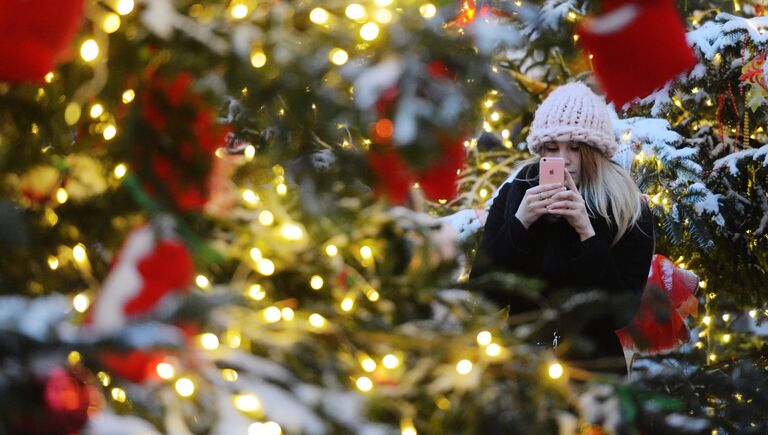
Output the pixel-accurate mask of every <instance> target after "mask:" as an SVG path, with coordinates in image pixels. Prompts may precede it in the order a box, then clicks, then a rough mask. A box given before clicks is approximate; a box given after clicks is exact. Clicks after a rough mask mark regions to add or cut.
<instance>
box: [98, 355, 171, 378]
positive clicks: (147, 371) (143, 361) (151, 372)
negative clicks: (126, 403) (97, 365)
mask: <svg viewBox="0 0 768 435" xmlns="http://www.w3.org/2000/svg"><path fill="white" fill-rule="evenodd" d="M167 356H168V353H167V352H161V351H157V350H151V351H144V350H139V349H134V350H131V351H128V352H102V353H101V354H100V356H99V359H100V360H101V363H102V365H103V366H104V368H106V369H107V370H108V371H109V372H110V373H114V374H116V375H118V376H120V377H122V378H124V379H127V380H129V381H131V382H135V383H141V382H144V381H145V380H147V379H150V378H157V377H158V375H157V370H156V368H157V365H158V364H159V363H161V362H163V360H164V359H165V358H166V357H167Z"/></svg>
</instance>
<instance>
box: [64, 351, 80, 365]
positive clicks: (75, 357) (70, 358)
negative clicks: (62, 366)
mask: <svg viewBox="0 0 768 435" xmlns="http://www.w3.org/2000/svg"><path fill="white" fill-rule="evenodd" d="M82 359H83V357H82V356H81V355H80V352H78V351H76V350H73V351H72V352H70V353H69V354H68V355H67V362H68V363H69V365H71V366H73V365H76V364H79V363H80V361H81V360H82Z"/></svg>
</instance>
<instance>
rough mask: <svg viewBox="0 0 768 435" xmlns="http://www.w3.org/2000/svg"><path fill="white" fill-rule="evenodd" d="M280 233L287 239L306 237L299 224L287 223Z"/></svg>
mask: <svg viewBox="0 0 768 435" xmlns="http://www.w3.org/2000/svg"><path fill="white" fill-rule="evenodd" d="M280 235H282V236H283V237H284V238H285V239H286V240H301V238H302V237H304V231H302V229H301V227H299V226H298V225H295V224H291V223H286V224H284V225H283V226H282V227H281V228H280Z"/></svg>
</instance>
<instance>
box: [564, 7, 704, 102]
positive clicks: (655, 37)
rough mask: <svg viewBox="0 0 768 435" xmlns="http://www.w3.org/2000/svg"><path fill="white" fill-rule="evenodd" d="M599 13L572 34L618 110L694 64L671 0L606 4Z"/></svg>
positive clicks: (694, 58) (693, 58)
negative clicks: (587, 56) (587, 54)
mask: <svg viewBox="0 0 768 435" xmlns="http://www.w3.org/2000/svg"><path fill="white" fill-rule="evenodd" d="M603 9H604V10H603V12H602V14H601V15H599V16H597V17H592V18H588V19H586V20H585V21H584V23H583V24H582V25H581V26H580V27H579V28H578V29H577V33H578V34H579V36H580V38H579V41H580V42H581V44H582V45H583V46H584V48H585V49H586V51H587V52H588V53H590V54H593V55H594V57H593V59H592V66H593V67H594V70H595V75H596V76H597V79H598V81H599V82H600V85H601V86H602V89H603V91H604V92H605V94H606V96H607V98H608V100H610V101H613V102H614V103H615V104H616V106H617V107H621V106H622V105H623V104H624V103H627V102H628V101H630V100H632V99H634V98H635V97H645V96H647V95H648V94H650V93H651V92H653V91H654V90H655V89H657V88H659V87H661V86H662V85H664V84H665V83H666V82H667V81H669V80H670V79H672V78H673V77H674V76H675V75H677V74H680V73H683V72H686V71H689V70H690V69H691V68H693V66H694V65H696V57H695V55H694V53H693V50H691V47H689V46H688V43H687V42H686V40H685V28H684V27H683V23H682V20H681V18H680V16H679V14H678V12H677V8H676V6H675V2H674V1H673V0H642V1H640V0H618V1H608V2H605V4H604V8H603ZM651 29H652V30H651ZM660 47H663V49H660Z"/></svg>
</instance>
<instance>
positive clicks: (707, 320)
mask: <svg viewBox="0 0 768 435" xmlns="http://www.w3.org/2000/svg"><path fill="white" fill-rule="evenodd" d="M701 323H703V324H705V325H707V326H709V324H710V323H712V318H711V317H709V316H704V318H703V319H701Z"/></svg>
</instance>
